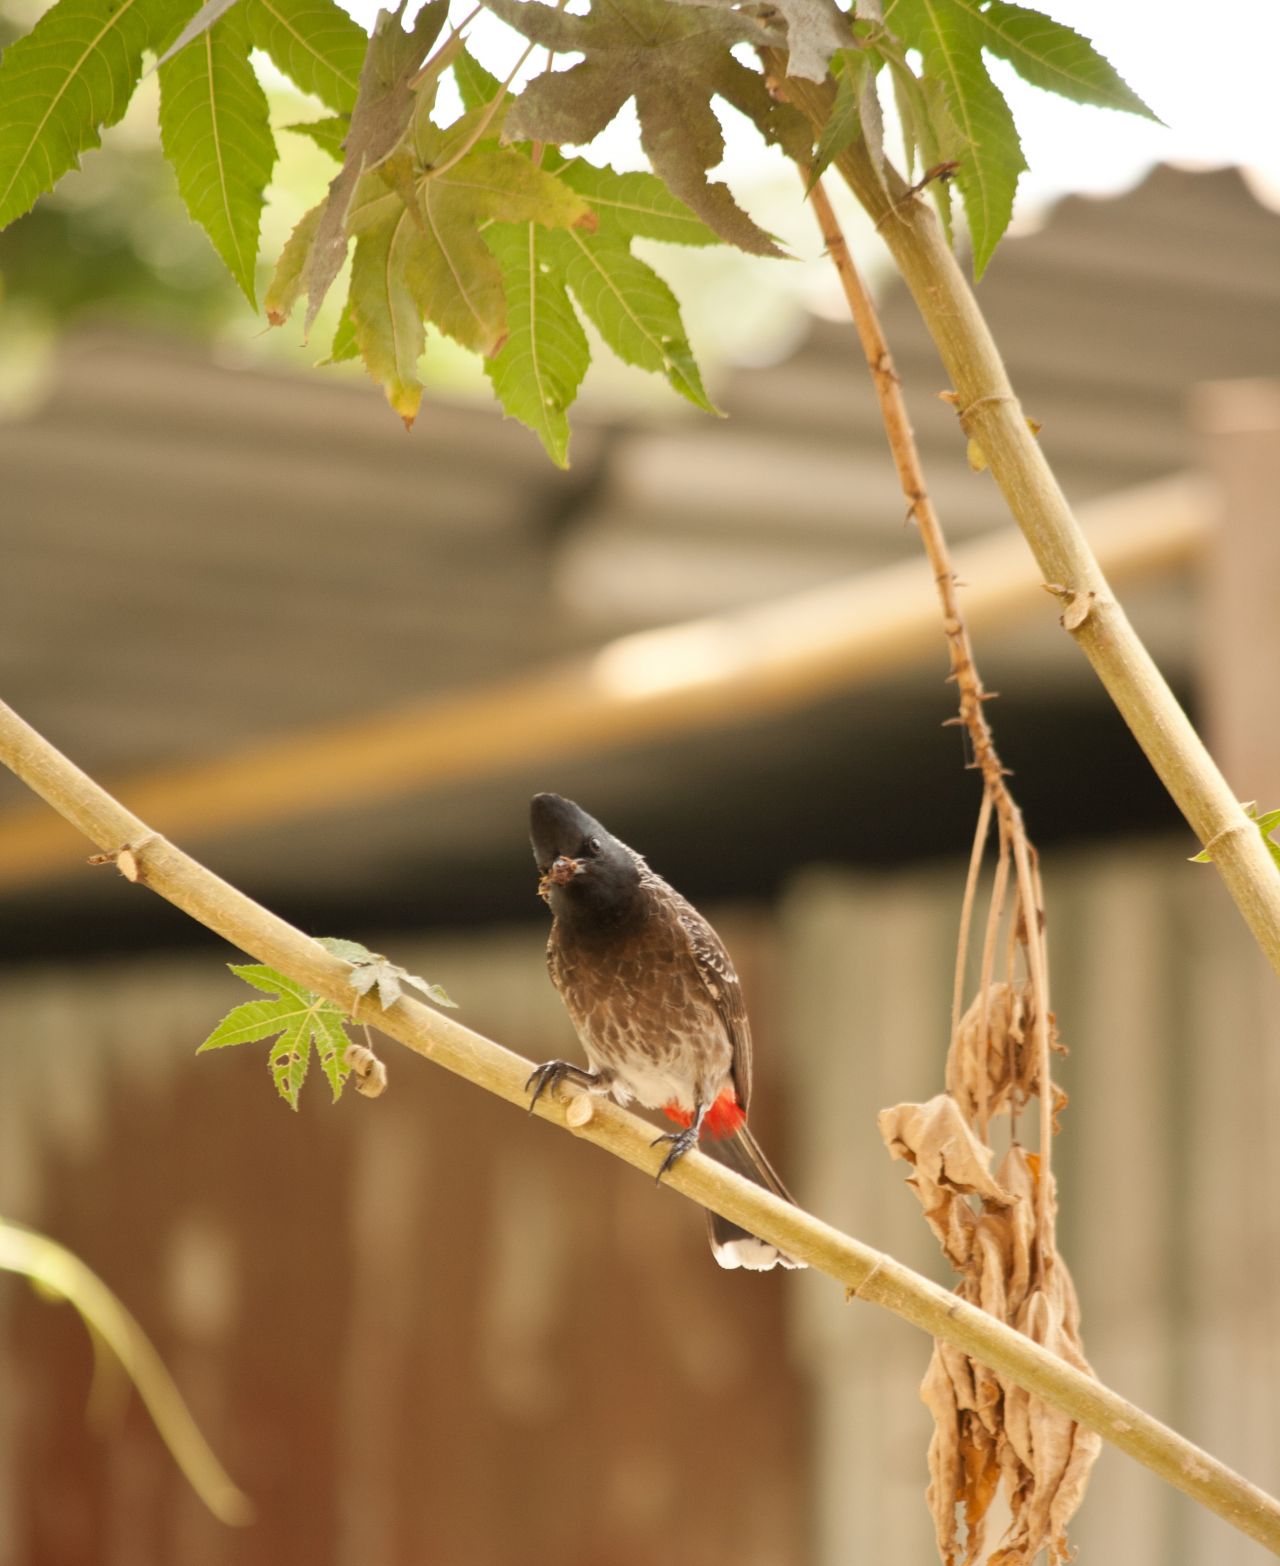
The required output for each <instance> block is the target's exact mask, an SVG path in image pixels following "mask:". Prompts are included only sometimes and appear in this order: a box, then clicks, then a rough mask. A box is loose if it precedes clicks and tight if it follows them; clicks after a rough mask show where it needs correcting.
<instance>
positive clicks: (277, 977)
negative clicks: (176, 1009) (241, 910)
mask: <svg viewBox="0 0 1280 1566" xmlns="http://www.w3.org/2000/svg"><path fill="white" fill-rule="evenodd" d="M230 967H231V971H232V973H234V974H235V975H236V976H237V977H238V978H241V979H243V980H244V981H245V983H246V984H251V985H252V986H253V988H254V989H256V990H261V991H263V993H264V994H267V995H271V996H273V997H274V998H273V999H271V1000H265V1001H245V1002H244V1003H243V1004H242V1005H239V1006H236V1007H233V1008H232V1010H231V1011H229V1012H228V1013H227V1015H226V1016H225V1017H224V1018H223V1019H222V1021H221V1022H220V1023H219V1024H218V1026H217V1027H216V1028H214V1030H213V1032H212V1033H211V1034H210V1035H209V1037H208V1038H207V1039H205V1041H204V1042H203V1043H202V1044H201V1045H200V1046H199V1048H198V1049H197V1051H196V1053H197V1054H203V1053H204V1052H205V1051H206V1050H211V1049H225V1048H227V1047H228V1046H229V1045H233V1044H252V1043H256V1042H258V1041H260V1040H262V1039H268V1038H275V1040H276V1041H275V1043H274V1044H273V1045H272V1046H271V1050H270V1052H269V1054H268V1057H267V1063H268V1066H269V1068H270V1071H271V1077H272V1080H273V1081H274V1082H275V1085H276V1090H277V1092H278V1093H279V1094H280V1096H281V1098H283V1099H284V1101H285V1102H286V1103H287V1104H288V1105H289V1107H290V1108H291V1109H297V1107H298V1095H299V1093H301V1091H302V1084H303V1082H304V1081H305V1079H306V1075H307V1065H308V1062H309V1061H310V1058H311V1051H312V1048H313V1047H314V1049H315V1051H316V1054H317V1055H318V1056H319V1057H320V1065H321V1067H322V1069H323V1070H324V1073H325V1075H326V1076H327V1077H328V1079H329V1085H330V1087H331V1088H332V1090H333V1096H334V1099H335V1101H336V1100H337V1098H338V1097H339V1095H340V1094H341V1092H342V1084H343V1082H345V1080H346V1078H347V1076H348V1075H349V1068H348V1066H347V1064H346V1049H347V1042H348V1040H347V1034H346V1030H345V1029H344V1027H343V1014H342V1012H341V1011H340V1010H339V1009H338V1008H337V1007H336V1006H335V1005H333V1003H332V1002H331V1001H327V1000H325V999H324V998H323V997H322V996H319V995H313V994H312V993H311V991H310V990H307V989H304V988H303V987H302V986H301V985H299V984H295V983H294V981H293V980H292V979H288V978H286V977H285V976H284V974H282V973H278V972H277V971H276V969H274V968H269V967H267V966H266V965H265V964H263V963H232V964H230ZM276 1035H279V1037H276Z"/></svg>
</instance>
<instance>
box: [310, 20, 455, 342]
mask: <svg viewBox="0 0 1280 1566" xmlns="http://www.w3.org/2000/svg"><path fill="white" fill-rule="evenodd" d="M447 12H448V0H432V3H430V4H428V5H425V6H423V8H422V10H421V11H420V12H419V13H418V17H417V20H416V21H415V22H414V25H413V29H412V31H410V32H405V30H404V29H403V28H402V27H401V25H400V21H399V17H398V15H396V14H395V13H393V12H391V11H379V13H378V19H377V21H376V23H375V24H374V30H373V37H372V38H371V39H370V40H369V48H368V52H367V54H366V55H365V59H364V65H363V67H362V68H361V72H360V90H359V93H358V96H357V98H356V102H355V105H354V106H353V108H352V110H351V129H350V130H349V131H348V133H347V138H346V161H345V162H344V163H343V165H342V169H341V170H340V172H339V173H338V175H337V176H336V178H335V179H334V180H333V181H332V183H331V184H330V186H329V194H328V195H327V196H326V197H325V201H324V210H323V212H322V214H321V217H320V220H319V223H318V225H317V228H316V233H315V238H314V240H313V243H312V246H311V253H310V255H309V256H308V257H307V263H306V269H305V274H304V277H305V283H306V289H307V328H308V330H309V329H310V327H311V323H312V321H314V320H315V318H316V313H317V311H318V310H319V309H320V306H321V305H322V304H323V303H324V297H325V295H326V294H327V293H328V292H329V288H330V285H331V284H332V283H333V280H334V278H335V277H337V275H338V273H339V271H340V270H341V268H342V263H343V261H344V260H345V259H346V255H347V239H348V235H347V211H348V209H349V207H350V205H351V200H352V197H353V196H354V195H355V192H356V186H357V185H358V183H359V180H360V176H361V175H362V173H364V172H365V170H367V169H371V168H373V167H374V166H375V165H376V164H378V163H379V162H381V160H382V159H383V158H385V157H386V156H387V155H388V154H389V153H391V152H392V151H393V150H394V149H395V147H396V145H397V143H398V142H399V141H400V140H401V138H402V137H403V136H404V135H405V133H406V131H407V130H408V128H409V122H410V120H411V119H412V118H413V113H414V109H415V108H416V107H417V99H416V97H415V96H414V92H413V89H412V87H411V85H410V83H411V81H412V79H413V77H414V76H415V75H416V74H417V71H418V69H419V67H420V66H421V65H422V62H423V59H424V58H425V56H426V53H427V51H428V50H429V49H430V48H431V45H432V44H433V43H434V42H435V39H436V37H437V36H438V34H439V32H440V29H441V28H442V27H443V26H444V21H445V16H446V14H447Z"/></svg>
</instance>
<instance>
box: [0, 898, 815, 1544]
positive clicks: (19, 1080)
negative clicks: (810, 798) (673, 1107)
mask: <svg viewBox="0 0 1280 1566" xmlns="http://www.w3.org/2000/svg"><path fill="white" fill-rule="evenodd" d="M725 929H726V934H727V935H728V936H729V937H730V939H731V940H732V944H733V946H734V949H735V952H736V953H737V954H738V956H739V959H740V965H741V967H742V969H743V973H744V981H745V983H746V984H747V986H748V988H749V990H751V991H752V992H753V993H754V1003H755V1011H756V1015H757V1020H758V1032H759V1034H760V1047H761V1054H762V1056H763V1057H764V1060H765V1062H767V1063H768V1064H766V1065H765V1067H764V1072H763V1075H764V1079H765V1080H764V1082H763V1084H762V1092H761V1099H762V1103H763V1104H764V1105H766V1106H767V1105H769V1103H770V1102H771V1101H774V1100H776V1097H777V1094H776V1092H775V1091H773V1090H771V1089H770V1087H769V1085H768V1082H769V1077H770V1075H771V1072H770V1066H771V1065H772V1066H774V1067H776V1065H777V1064H778V1061H777V1050H776V1048H775V1047H774V1045H773V1037H772V1036H773V1035H774V1033H775V1032H776V1029H775V1028H774V1027H773V1025H772V1019H771V1008H770V1006H769V1004H768V999H767V997H768V995H769V994H771V993H773V992H775V991H776V982H775V981H774V980H773V979H772V978H771V977H770V975H769V972H768V966H769V953H768V946H769V942H768V940H767V939H766V933H765V932H764V931H762V930H761V929H759V928H758V927H756V926H753V925H750V924H744V923H741V922H739V923H738V924H737V925H735V924H734V923H733V921H726V922H725ZM544 940H545V930H544V929H542V928H541V927H538V926H535V925H532V924H531V925H530V926H529V928H528V929H527V930H525V931H520V932H518V933H515V934H513V935H511V936H510V937H505V936H501V935H499V936H494V937H491V938H479V939H476V940H474V941H470V942H464V943H459V944H458V945H455V946H452V947H436V948H433V949H432V950H430V951H409V952H405V951H402V950H401V949H400V948H399V947H397V953H396V955H397V956H398V957H401V958H402V959H407V960H409V961H410V962H412V963H414V964H420V969H421V971H424V972H427V973H429V974H430V975H432V976H433V977H437V978H439V979H440V980H441V981H442V982H444V983H446V984H447V986H448V988H449V989H450V991H451V992H452V994H453V995H454V997H455V998H456V999H457V1000H458V1001H459V1002H460V1004H461V1006H462V1011H461V1013H460V1015H461V1016H462V1017H463V1018H464V1020H465V1021H467V1022H468V1023H469V1024H471V1025H472V1026H475V1027H478V1028H480V1029H481V1030H483V1031H487V1032H491V1033H493V1034H494V1035H496V1036H498V1037H500V1038H501V1039H502V1040H503V1041H504V1042H505V1043H507V1044H508V1045H510V1046H512V1047H514V1048H516V1049H520V1050H523V1051H525V1052H526V1053H527V1054H529V1055H530V1056H531V1057H532V1058H533V1059H544V1058H547V1057H549V1056H551V1055H554V1054H563V1053H565V1052H566V1051H570V1052H571V1051H572V1049H573V1043H572V1036H571V1033H570V1031H569V1028H568V1024H567V1022H566V1021H565V1019H564V1017H563V1014H562V1012H561V1010H560V1006H559V1002H558V1000H557V999H556V997H555V995H554V992H553V991H552V990H551V987H550V984H549V982H548V980H547V978H546V975H545V971H544V967H543V958H542V948H543V943H544ZM228 955H232V954H230V953H228ZM243 996H244V992H243V989H242V987H241V986H239V985H238V984H237V983H236V982H235V981H233V980H232V979H231V977H230V976H229V975H228V974H227V973H226V972H225V969H223V968H222V967H221V964H220V963H219V961H218V959H217V958H216V957H212V956H211V957H209V958H207V959H204V960H201V961H198V962H197V961H191V960H187V959H184V960H183V961H181V962H167V961H155V962H150V963H137V964H121V965H118V966H111V967H102V968H96V969H94V968H91V969H84V968H80V969H76V970H74V971H73V970H70V969H66V968H56V969H51V970H48V971H45V972H23V973H15V972H13V971H10V972H9V973H7V974H6V975H5V976H4V979H3V982H2V983H0V1039H2V1041H3V1043H2V1046H0V1047H2V1048H3V1051H4V1059H5V1086H4V1090H3V1093H0V1211H2V1212H3V1213H4V1214H6V1215H7V1216H10V1217H12V1218H15V1219H18V1220H21V1221H24V1222H27V1223H29V1224H31V1225H32V1226H34V1227H37V1228H39V1229H41V1230H43V1231H45V1232H47V1233H49V1234H51V1235H53V1236H54V1237H56V1238H57V1239H58V1240H60V1241H61V1242H63V1243H65V1244H67V1245H69V1246H70V1247H72V1248H73V1249H74V1250H75V1251H77V1252H78V1253H79V1254H80V1255H81V1256H83V1257H84V1259H85V1260H86V1261H87V1262H88V1263H89V1264H90V1265H91V1266H93V1267H94V1268H95V1269H96V1270H97V1271H98V1272H99V1273H100V1274H101V1275H102V1277H103V1278H104V1279H105V1280H106V1281H107V1282H108V1283H109V1285H110V1286H111V1287H112V1288H113V1289H114V1290H116V1291H117V1293H118V1294H119V1295H120V1296H121V1297H122V1298H123V1299H124V1300H125V1301H126V1302H127V1303H128V1305H129V1306H130V1308H131V1309H132V1310H133V1311H134V1312H135V1313H136V1315H137V1316H138V1318H139V1320H140V1321H141V1322H142V1323H143V1325H144V1326H145V1328H146V1329H147V1331H148V1332H149V1333H150V1334H151V1335H152V1337H153V1339H154V1341H155V1342H156V1345H157V1347H158V1348H159V1349H160V1351H161V1353H162V1354H163V1356H164V1357H165V1359H166V1361H167V1362H168V1364H169V1365H170V1367H171V1368H172V1370H173V1371H174V1373H175V1375H176V1376H177V1378H178V1381H179V1383H180V1384H181V1386H182V1388H183V1389H184V1391H185V1393H186V1394H187V1396H188V1398H189V1399H190V1402H191V1404H192V1407H193V1409H194V1411H195V1413H196V1415H197V1418H198V1419H199V1421H200V1423H201V1425H202V1427H203V1428H204V1430H205V1432H206V1434H207V1435H208V1437H209V1438H210V1440H211V1441H212V1443H213V1445H214V1446H215V1448H216V1449H217V1451H218V1453H219V1454H220V1456H221V1457H222V1458H223V1460H224V1461H225V1462H226V1464H227V1465H228V1467H229V1468H230V1469H231V1471H232V1473H233V1475H234V1477H235V1478H236V1479H237V1480H238V1481H239V1482H240V1483H241V1484H242V1485H243V1486H244V1488H245V1489H246V1490H248V1491H249V1492H250V1494H251V1495H252V1497H253V1499H254V1501H255V1503H256V1505H257V1508H258V1520H257V1521H256V1523H255V1524H254V1525H253V1526H252V1527H250V1528H247V1529H243V1530H230V1529H226V1528H223V1527H222V1526H221V1525H219V1524H218V1523H216V1522H214V1521H213V1520H212V1519H211V1518H210V1517H209V1516H208V1515H207V1514H206V1513H205V1512H204V1511H203V1510H202V1508H201V1507H200V1505H199V1503H198V1502H197V1501H196V1500H195V1498H194V1497H193V1496H192V1495H191V1493H190V1492H189V1491H188V1490H187V1488H186V1486H185V1484H184V1482H183V1481H182V1480H181V1479H180V1478H179V1477H178V1475H177V1473H176V1471H175V1470H174V1468H173V1465H172V1463H171V1462H170V1459H169V1458H168V1456H167V1454H166V1453H165V1452H164V1450H163V1448H162V1447H161V1445H160V1442H159V1440H158V1438H157V1437H156V1434H155V1432H154V1430H153V1429H152V1428H151V1426H150V1425H149V1423H148V1421H147V1419H146V1417H145V1415H144V1414H143V1413H142V1411H141V1410H140V1408H139V1406H138V1403H137V1400H136V1398H134V1397H131V1396H130V1395H129V1393H128V1391H127V1389H126V1388H123V1387H120V1386H119V1385H116V1384H114V1383H110V1378H109V1384H105V1385H103V1386H102V1387H100V1388H99V1392H100V1393H102V1394H103V1395H101V1396H95V1400H94V1403H95V1407H94V1411H93V1417H92V1418H87V1417H86V1405H87V1400H88V1395H89V1388H90V1381H91V1374H92V1354H91V1350H90V1346H89V1343H88V1340H87V1338H86V1335H85V1332H84V1330H83V1328H82V1327H81V1326H80V1324H79V1322H78V1320H77V1319H76V1318H75V1317H74V1315H73V1314H72V1312H71V1311H70V1310H69V1309H68V1308H67V1307H65V1306H54V1305H50V1304H48V1303H46V1302H43V1301H41V1300H38V1299H37V1298H35V1297H34V1295H33V1294H32V1293H31V1292H30V1291H29V1290H28V1289H27V1288H26V1286H25V1285H24V1284H23V1283H22V1282H21V1281H20V1280H18V1279H16V1278H13V1277H10V1276H7V1275H6V1276H4V1277H0V1348H2V1350H3V1352H0V1562H3V1563H4V1566H98V1563H102V1566H108V1563H109V1566H116V1563H119V1566H151V1563H155V1566H161V1563H163V1566H171V1563H174V1562H184V1563H190V1566H233V1563H234V1566H239V1563H259V1562H262V1563H271V1566H293V1563H297V1566H330V1563H332V1566H400V1563H404V1566H410V1563H412V1566H436V1563H439V1566H472V1563H474V1566H500V1563H501V1566H507V1563H513V1562H519V1563H521V1566H600V1563H616V1566H641V1563H645V1566H648V1563H651V1562H653V1561H655V1560H659V1559H661V1560H665V1561H669V1562H671V1563H673V1566H674V1563H677V1562H682V1561H689V1562H695V1561H696V1562H700V1563H701V1562H706V1563H710V1566H716V1563H720V1562H724V1563H726V1566H727V1563H729V1562H733V1563H735V1566H743V1563H747V1566H800V1563H802V1562H805V1561H807V1559H808V1539H807V1521H806V1506H805V1493H804V1487H803V1475H804V1472H805V1469H806V1467H807V1450H806V1448H807V1430H806V1422H805V1416H804V1395H803V1389H802V1386H801V1383H800V1379H799V1376H798V1374H797V1371H796V1368H795V1366H794V1364H793V1363H792V1362H791V1360H790V1359H789V1357H788V1350H787V1344H786V1339H785V1335H784V1320H783V1313H784V1304H785V1299H786V1295H787V1290H788V1287H789V1279H788V1278H787V1277H786V1276H784V1275H782V1274H780V1273H777V1274H770V1275H767V1276H755V1275H751V1276H748V1275H744V1274H739V1273H724V1272H721V1271H720V1269H718V1268H717V1267H716V1266H715V1264H714V1263H713V1261H712V1259H711V1256H710V1253H709V1251H708V1249H707V1246H706V1241H705V1235H704V1229H703V1223H702V1217H701V1214H700V1213H699V1212H698V1211H697V1210H696V1209H695V1208H694V1207H692V1206H691V1205H690V1204H689V1203H687V1202H685V1201H684V1200H683V1199H681V1198H680V1197H678V1196H676V1195H675V1194H674V1193H672V1192H668V1191H662V1190H659V1189H656V1188H655V1187H654V1186H653V1184H652V1183H651V1182H648V1181H646V1180H644V1179H642V1178H638V1177H637V1176H636V1174H635V1173H634V1171H632V1170H630V1169H628V1168H626V1167H625V1166H624V1165H622V1164H620V1163H618V1162H616V1161H615V1160H613V1159H610V1158H608V1157H607V1156H606V1155H603V1154H601V1153H598V1152H596V1151H595V1150H593V1149H591V1148H589V1147H587V1146H585V1145H584V1144H581V1143H578V1142H575V1141H574V1140H573V1139H571V1138H569V1137H565V1136H564V1135H562V1134H558V1133H557V1132H556V1131H555V1130H554V1129H553V1128H551V1127H549V1126H546V1125H544V1124H542V1123H540V1122H538V1121H535V1120H532V1119H530V1118H528V1117H527V1116H525V1115H523V1114H521V1113H520V1111H518V1110H516V1109H513V1108H512V1107H511V1106H508V1105H506V1104H503V1103H501V1102H499V1101H498V1100H496V1099H493V1098H491V1097H489V1096H487V1095H485V1094H483V1093H479V1092H477V1091H476V1090H474V1089H473V1088H471V1087H470V1086H469V1085H468V1084H465V1083H462V1082H459V1081H457V1080H456V1079H453V1078H450V1077H449V1076H448V1075H447V1074H446V1073H444V1072H442V1071H439V1070H437V1069H434V1068H433V1067H431V1066H430V1065H428V1064H427V1063H425V1062H424V1061H421V1060H419V1059H417V1058H415V1057H413V1056H411V1055H409V1054H408V1053H406V1052H405V1051H404V1050H402V1049H400V1048H399V1047H398V1046H396V1045H394V1044H390V1043H388V1044H387V1045H386V1048H385V1050H384V1052H383V1053H384V1055H385V1058H386V1060H387V1063H388V1067H389V1070H390V1087H389V1090H388V1092H387V1093H386V1095H385V1096H384V1097H383V1098H381V1099H379V1100H377V1101H369V1100H364V1099H361V1098H360V1097H358V1096H357V1095H356V1094H354V1093H351V1094H349V1095H348V1096H345V1097H344V1099H343V1101H342V1102H341V1103H340V1104H339V1105H338V1106H337V1107H336V1108H335V1107H333V1106H331V1105H330V1104H329V1103H328V1102H327V1098H328V1091H327V1088H326V1086H325V1084H324V1082H323V1079H322V1078H319V1077H318V1074H317V1075H316V1076H315V1077H313V1078H312V1080H310V1081H308V1083H307V1087H306V1090H305V1091H304V1093H303V1101H302V1109H301V1112H300V1113H299V1114H298V1115H296V1116H295V1115H293V1114H291V1113H290V1111H289V1110H288V1108H287V1107H286V1106H285V1105H284V1104H283V1103H282V1102H281V1101H280V1100H279V1099H278V1098H277V1097H276V1095H275V1091H274V1088H273V1087H272V1084H271V1082H270V1079H269V1077H268V1074H267V1071H266V1066H265V1059H266V1056H265V1050H264V1048H263V1047H262V1046H253V1045H248V1046H244V1047H243V1048H241V1049H233V1050H227V1051H223V1052H219V1053H217V1054H215V1055H211V1056H205V1057H201V1058H200V1059H199V1060H197V1059H196V1058H195V1056H194V1054H193V1051H194V1049H195V1046H196V1045H197V1044H198V1043H199V1041H200V1039H201V1038H202V1037H203V1036H204V1034H205V1033H206V1032H207V1031H208V1030H209V1028H210V1027H211V1025H212V1024H213V1022H215V1021H216V1019H217V1018H218V1016H219V1015H221V1013H222V1012H223V1011H225V1010H226V1009H227V1008H228V1007H229V1006H230V1005H233V1004H235V1003H236V1002H237V1001H239V1000H240V999H242V998H243ZM771 1057H772V1058H771ZM760 1121H761V1124H760V1130H761V1133H762V1135H764V1136H765V1137H766V1139H768V1138H769V1137H770V1132H771V1127H770V1125H769V1120H768V1116H767V1115H766V1114H764V1113H762V1115H761V1117H760ZM774 1140H775V1143H776V1139H774ZM777 1156H778V1159H779V1162H780V1163H782V1164H784V1165H785V1163H786V1157H785V1152H784V1150H783V1149H781V1148H778V1149H777Z"/></svg>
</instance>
